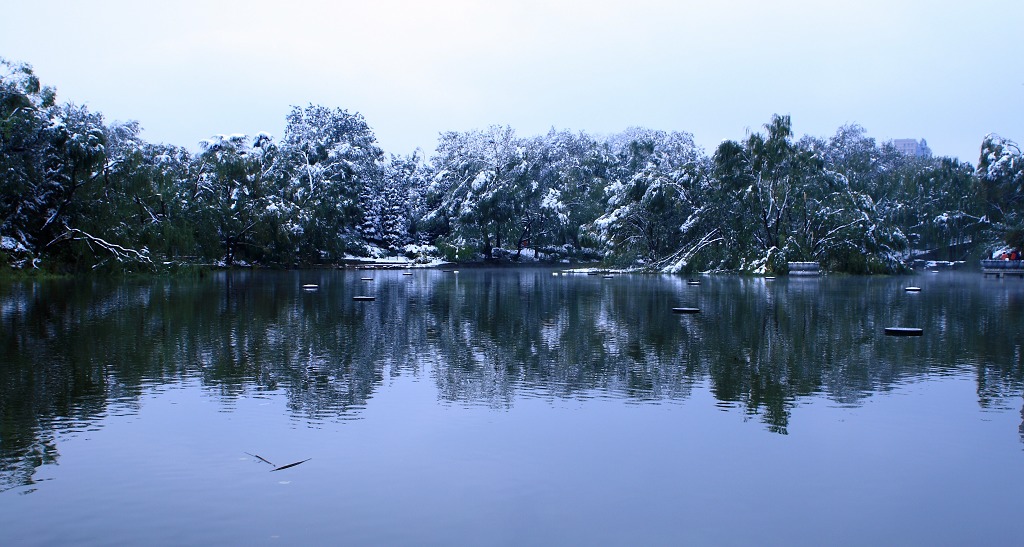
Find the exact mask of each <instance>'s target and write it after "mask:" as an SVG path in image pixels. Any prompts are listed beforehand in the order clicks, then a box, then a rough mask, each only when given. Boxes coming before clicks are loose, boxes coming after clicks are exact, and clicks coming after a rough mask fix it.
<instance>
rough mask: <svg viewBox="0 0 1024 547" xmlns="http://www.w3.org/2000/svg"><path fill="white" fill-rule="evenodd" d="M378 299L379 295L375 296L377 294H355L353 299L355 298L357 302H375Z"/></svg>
mask: <svg viewBox="0 0 1024 547" xmlns="http://www.w3.org/2000/svg"><path fill="white" fill-rule="evenodd" d="M376 299H377V297H375V296H353V297H352V300H355V301H356V302H373V301H374V300H376Z"/></svg>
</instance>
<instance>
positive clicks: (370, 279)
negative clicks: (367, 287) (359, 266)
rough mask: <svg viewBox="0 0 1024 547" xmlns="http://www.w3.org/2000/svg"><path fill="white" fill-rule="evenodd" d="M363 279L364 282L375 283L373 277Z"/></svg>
mask: <svg viewBox="0 0 1024 547" xmlns="http://www.w3.org/2000/svg"><path fill="white" fill-rule="evenodd" d="M362 279H363V281H373V278H372V277H364V278H362Z"/></svg>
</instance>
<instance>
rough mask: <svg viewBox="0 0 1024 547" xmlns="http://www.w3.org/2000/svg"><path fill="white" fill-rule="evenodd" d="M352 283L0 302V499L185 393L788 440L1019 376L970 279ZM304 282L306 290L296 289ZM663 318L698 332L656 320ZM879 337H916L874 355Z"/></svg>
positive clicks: (467, 277) (76, 288) (326, 407)
mask: <svg viewBox="0 0 1024 547" xmlns="http://www.w3.org/2000/svg"><path fill="white" fill-rule="evenodd" d="M359 275H360V274H359V273H358V272H352V271H328V272H276V273H275V272H222V273H219V274H216V275H214V276H212V278H205V279H170V280H166V279H165V280H156V281H132V282H112V281H91V282H80V281H79V282H70V281H47V282H24V283H14V284H9V285H6V286H3V287H2V288H0V291H2V292H0V303H2V311H3V316H2V320H3V329H2V335H0V336H2V337H0V351H2V352H3V353H2V361H3V365H2V367H0V428H2V429H0V466H2V469H0V470H2V472H0V489H4V490H6V489H10V488H13V487H15V486H19V485H26V484H31V482H32V480H33V478H32V477H33V474H34V470H35V469H36V468H38V467H39V466H41V465H43V464H46V463H53V462H55V461H56V460H57V458H58V454H57V450H56V448H55V446H56V445H55V442H54V435H55V433H56V432H60V431H65V430H75V429H81V428H87V427H90V424H96V423H98V422H100V421H101V420H100V418H101V417H103V416H105V415H107V413H109V412H111V411H112V410H113V409H114V408H115V407H116V408H130V407H131V405H133V404H136V403H137V401H138V398H139V397H140V395H141V394H143V393H144V392H145V391H146V390H147V389H150V388H152V387H154V386H161V385H166V384H176V383H180V382H182V381H184V380H186V379H195V380H197V381H198V382H199V383H200V385H202V386H203V388H204V390H206V391H207V392H208V394H209V395H210V396H212V397H217V398H219V399H221V400H222V401H224V403H225V404H226V405H227V404H230V401H231V400H232V399H234V398H238V397H242V396H247V395H250V394H252V393H254V392H259V391H278V392H282V393H285V394H286V396H287V400H288V406H289V409H290V411H291V412H292V413H293V415H294V416H296V417H299V418H303V419H310V420H323V419H349V418H357V417H358V416H359V412H360V410H361V409H362V408H364V407H365V406H366V405H367V404H368V401H369V399H370V398H371V396H372V395H373V393H374V391H375V390H376V389H378V388H379V387H380V386H381V385H382V383H383V382H384V380H385V377H386V376H387V375H390V376H402V375H414V376H417V377H422V378H429V379H430V380H431V381H433V382H434V383H435V384H436V387H437V393H438V398H439V399H440V400H441V401H442V402H444V403H445V404H467V405H487V406H490V407H494V408H510V407H513V406H514V405H515V402H516V400H517V399H519V398H522V397H546V398H577V399H586V398H590V397H595V396H602V397H614V398H620V399H624V400H632V401H638V402H644V401H664V400H676V401H678V400H684V399H687V398H688V397H689V396H690V395H691V393H692V392H693V391H694V390H695V389H698V388H700V389H704V388H703V386H706V388H707V389H708V390H710V392H711V393H712V394H713V395H714V397H715V398H716V399H717V400H718V401H719V402H720V403H721V404H722V405H723V406H725V407H738V408H740V409H742V410H741V411H742V412H744V413H746V414H748V415H749V416H751V417H757V419H759V420H760V421H761V422H763V423H764V424H765V425H766V427H767V428H768V429H769V430H771V431H774V432H778V433H786V432H787V429H788V428H789V427H790V421H791V418H792V414H793V412H794V407H795V405H797V403H798V402H799V401H800V400H801V399H810V398H820V397H824V398H827V399H828V400H831V401H834V402H836V403H839V404H842V405H858V404H860V401H862V400H863V399H864V398H865V397H868V396H871V395H872V394H874V393H876V392H882V391H887V390H889V389H891V388H892V387H893V386H895V385H899V384H901V383H904V382H910V381H915V380H916V379H921V378H927V377H928V376H930V375H934V374H945V373H948V372H950V371H963V370H970V371H973V374H974V376H975V377H976V379H977V391H978V402H979V405H981V406H983V407H985V406H989V405H1003V406H1005V405H1006V404H1008V403H1007V402H1008V401H1009V400H1012V399H1013V398H1015V397H1019V396H1020V392H1021V385H1022V377H1024V373H1022V364H1021V353H1022V352H1021V345H1020V340H1021V339H1022V336H1021V334H1022V333H1021V329H1022V327H1021V325H1024V320H1022V319H1024V318H1022V317H1021V316H1022V315H1024V311H1022V310H1024V305H1022V302H1024V297H1022V294H1024V289H1022V288H1021V286H1018V285H1013V284H1011V283H1001V282H999V283H992V282H988V284H986V283H985V282H984V281H982V280H981V279H980V278H979V277H978V276H967V275H961V276H956V275H950V276H948V278H947V279H946V280H945V281H943V282H940V281H936V282H935V283H933V284H932V286H931V287H930V288H929V290H927V291H924V292H923V293H921V294H916V295H913V296H908V295H907V294H906V293H904V291H903V290H902V286H903V285H904V284H905V283H904V282H903V281H901V280H900V279H898V278H882V279H872V278H854V277H845V278H834V279H833V278H825V279H788V280H787V279H777V280H774V281H766V280H762V279H755V278H738V277H721V278H714V279H710V280H708V281H706V282H704V283H702V284H701V285H700V286H689V285H687V284H686V283H685V280H684V279H682V278H679V277H675V276H657V275H632V276H629V275H620V276H617V277H615V278H614V279H604V278H600V277H597V276H586V275H580V274H574V275H555V276H553V275H552V271H551V270H546V269H505V270H463V271H462V272H461V273H460V274H458V275H455V274H450V273H442V272H439V271H421V272H417V273H416V274H415V275H414V276H402V275H401V274H400V272H397V271H391V272H388V271H382V272H377V274H376V276H375V280H374V282H373V287H372V290H373V291H374V294H375V295H376V296H377V299H376V301H374V302H354V301H353V300H352V297H353V296H354V295H356V294H358V293H359V292H360V291H365V290H367V288H366V285H365V283H363V284H360V282H359V281H358V278H359ZM310 280H314V281H316V282H317V284H319V286H320V288H319V290H318V291H316V292H303V291H301V289H300V287H301V285H302V284H303V283H306V282H310ZM1021 285H1024V284H1021ZM679 305H686V306H695V307H699V308H701V310H702V313H701V314H699V315H694V316H677V315H673V314H671V313H670V309H671V307H673V306H679ZM893 325H915V326H920V327H922V328H924V329H925V332H926V333H927V336H924V337H921V338H917V339H891V338H886V337H884V336H881V332H882V330H883V328H884V327H886V326H893ZM1022 418H1024V409H1022ZM1021 436H1022V441H1024V424H1022V426H1021Z"/></svg>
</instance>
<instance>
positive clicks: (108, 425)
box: [0, 269, 1024, 545]
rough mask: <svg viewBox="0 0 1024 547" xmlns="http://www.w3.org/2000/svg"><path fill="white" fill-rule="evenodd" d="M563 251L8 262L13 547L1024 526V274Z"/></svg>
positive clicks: (904, 533) (819, 536)
mask: <svg viewBox="0 0 1024 547" xmlns="http://www.w3.org/2000/svg"><path fill="white" fill-rule="evenodd" d="M553 273H557V271H553V270H550V269H515V270H490V269H463V270H462V271H460V272H459V273H458V274H453V273H445V272H441V271H437V270H422V271H415V272H413V275H411V276H406V275H402V272H401V271H378V272H372V273H368V272H356V271H324V272H320V271H317V272H287V273H264V272H242V273H238V272H235V273H221V274H218V275H215V276H212V278H206V279H201V280H156V281H151V280H147V281H131V282H92V281H90V282H82V281H79V282H42V283H19V284H8V285H3V286H0V306H2V308H0V313H2V316H0V318H2V330H0V543H3V544H6V545H54V544H76V545H77V544H80V545H89V544H93V545H111V544H119V545H128V544H136V545H137V544H146V545H159V544H173V545H182V544H277V545H286V544H287V545H292V544H348V545H539V544H542V545H580V544H584V545H684V544H697V545H700V544H713V545H755V544H756V545H868V544H870V545H877V544H890V545H1019V544H1020V542H1021V537H1022V528H1021V524H1020V507H1021V502H1020V500H1021V493H1022V492H1024V425H1022V419H1024V416H1022V413H1024V409H1022V405H1024V400H1022V397H1021V394H1022V385H1024V361H1022V349H1021V348H1022V344H1024V281H1020V280H1017V279H1010V280H994V279H983V278H982V277H981V274H968V273H941V274H923V275H919V276H915V277H910V278H906V277H904V278H900V277H890V278H867V277H840V276H829V277H826V278H822V279H785V278H779V279H776V280H771V281H769V280H763V279H750V278H738V277H710V278H704V279H703V280H702V283H701V284H700V285H699V286H691V285H687V283H686V280H685V279H684V278H680V277H675V276H650V275H618V276H615V277H614V278H612V279H605V278H603V277H601V276H586V275H564V276H563V275H552V274H553ZM363 277H372V278H373V280H372V281H364V280H362V279H361V278H363ZM306 283H315V284H317V285H319V290H317V291H315V292H310V291H303V290H302V289H301V286H302V285H303V284H306ZM910 284H913V285H917V286H920V287H922V289H923V290H922V291H921V292H920V293H916V294H915V293H907V292H905V291H904V290H903V289H904V287H905V286H907V285H910ZM355 295H373V296H375V297H376V300H375V301H373V302H355V301H353V299H352V297H353V296H355ZM676 306H686V307H698V308H700V309H701V313H700V314H697V315H674V314H672V313H671V308H672V307H676ZM890 326H905V327H920V328H923V329H924V336H922V337H919V338H918V337H915V338H893V337H887V336H884V335H883V330H884V328H885V327H890ZM256 456H259V457H261V458H263V459H264V460H267V461H269V462H273V464H269V463H266V462H264V461H261V460H260V459H259V458H257V457H256ZM306 459H309V460H308V461H306V462H305V463H302V464H301V465H297V466H294V467H291V468H288V469H283V470H280V471H271V470H272V469H274V467H275V466H283V465H286V464H289V463H293V462H297V461H302V460H306Z"/></svg>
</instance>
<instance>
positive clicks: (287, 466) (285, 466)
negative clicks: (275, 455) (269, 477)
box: [257, 456, 313, 473]
mask: <svg viewBox="0 0 1024 547" xmlns="http://www.w3.org/2000/svg"><path fill="white" fill-rule="evenodd" d="M257 457H258V456H257ZM260 459H261V460H262V459H263V458H260ZM312 459H313V458H306V459H304V460H302V461H301V462H295V463H290V464H288V465H282V466H281V467H278V468H276V469H271V470H270V472H271V473H273V472H274V471H280V470H282V469H288V468H289V467H295V466H296V465H299V464H300V463H306V462H308V461H309V460H312ZM263 461H266V460H263ZM267 463H270V462H267Z"/></svg>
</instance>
